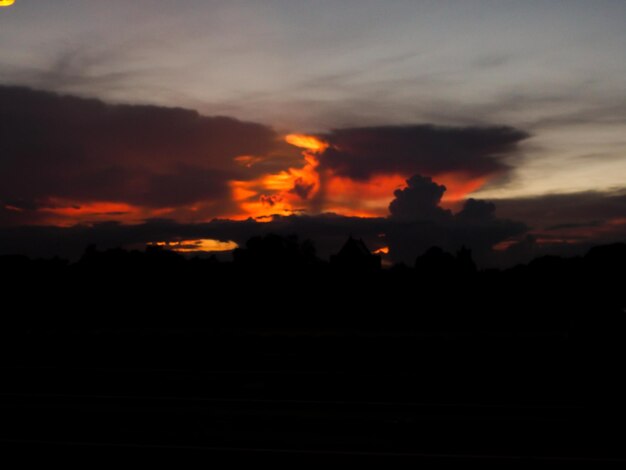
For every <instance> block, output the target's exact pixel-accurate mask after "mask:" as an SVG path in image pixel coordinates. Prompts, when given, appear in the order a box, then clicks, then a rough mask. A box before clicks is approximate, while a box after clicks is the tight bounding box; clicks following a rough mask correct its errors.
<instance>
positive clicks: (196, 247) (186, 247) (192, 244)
mask: <svg viewBox="0 0 626 470" xmlns="http://www.w3.org/2000/svg"><path fill="white" fill-rule="evenodd" d="M148 245H150V246H161V247H163V248H166V249H168V250H172V251H176V252H177V253H195V252H198V251H204V252H207V253H211V252H223V251H232V250H234V249H235V248H237V247H238V246H239V245H237V243H235V242H234V241H231V240H229V241H225V242H224V241H221V240H214V239H211V238H200V239H197V240H178V241H173V242H154V243H149V244H148Z"/></svg>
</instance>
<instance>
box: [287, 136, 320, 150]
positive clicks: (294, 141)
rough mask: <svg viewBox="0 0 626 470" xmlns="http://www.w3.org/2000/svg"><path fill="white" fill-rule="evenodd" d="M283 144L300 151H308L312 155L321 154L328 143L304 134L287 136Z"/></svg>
mask: <svg viewBox="0 0 626 470" xmlns="http://www.w3.org/2000/svg"><path fill="white" fill-rule="evenodd" d="M285 142H287V143H288V144H291V145H293V146H294V147H299V148H302V149H307V150H310V151H311V152H314V153H322V152H323V151H324V150H326V149H327V148H328V143H327V142H324V141H323V140H321V139H319V138H317V137H315V136H313V135H306V134H289V135H286V136H285Z"/></svg>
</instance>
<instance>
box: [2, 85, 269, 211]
mask: <svg viewBox="0 0 626 470" xmlns="http://www.w3.org/2000/svg"><path fill="white" fill-rule="evenodd" d="M0 121H1V122H2V126H1V127H0V205H1V206H12V207H13V208H14V209H21V210H27V209H30V210H32V209H34V208H37V207H41V206H45V205H50V204H53V203H55V204H60V203H61V201H65V202H66V203H68V204H70V205H71V204H78V205H80V204H82V203H85V202H90V201H91V202H93V201H108V202H123V203H126V204H129V205H134V206H142V207H148V208H162V207H164V206H165V207H172V206H174V207H175V206H178V205H189V204H193V203H195V202H199V201H206V200H209V201H215V200H221V201H223V202H224V204H228V203H229V201H228V200H227V199H228V195H229V188H228V180H229V179H232V178H241V179H245V178H250V177H254V176H256V175H258V174H259V172H260V171H261V170H260V169H258V168H257V167H254V166H251V167H246V166H242V165H240V164H237V163H236V162H235V161H234V158H235V157H237V156H241V155H264V154H267V153H268V152H270V151H271V150H272V149H273V148H274V146H275V145H276V140H277V135H276V134H275V132H274V131H273V130H272V129H271V128H269V127H267V126H264V125H261V124H256V123H250V122H242V121H239V120H236V119H232V118H228V117H206V116H201V115H200V114H198V113H197V112H195V111H191V110H186V109H180V108H165V107H158V106H129V105H110V104H105V103H103V102H101V101H98V100H94V99H84V98H77V97H71V96H61V95H57V94H54V93H50V92H43V91H35V90H31V89H28V88H23V87H7V86H0ZM13 212H17V211H13ZM214 215H217V214H214ZM5 216H6V214H5Z"/></svg>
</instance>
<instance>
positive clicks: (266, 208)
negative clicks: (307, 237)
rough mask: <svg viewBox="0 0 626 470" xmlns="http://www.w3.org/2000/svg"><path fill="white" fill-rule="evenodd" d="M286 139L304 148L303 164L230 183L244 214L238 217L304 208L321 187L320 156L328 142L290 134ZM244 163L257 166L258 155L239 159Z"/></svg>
mask: <svg viewBox="0 0 626 470" xmlns="http://www.w3.org/2000/svg"><path fill="white" fill-rule="evenodd" d="M285 142H287V143H288V144H290V145H293V146H295V147H298V148H300V149H303V151H302V157H303V160H304V162H303V166H302V167H300V168H296V167H293V168H288V169H287V170H283V171H280V172H278V173H268V174H266V175H262V176H260V177H259V178H257V179H254V180H250V181H240V180H234V181H231V182H230V188H231V194H232V197H233V200H234V201H235V202H236V203H237V205H238V207H239V209H240V210H241V212H242V213H241V214H235V215H233V216H232V218H234V219H242V218H243V219H245V218H248V217H255V218H259V217H260V218H263V217H266V216H269V215H272V214H283V215H287V214H292V213H294V212H297V211H300V210H302V209H304V208H305V207H306V205H307V201H308V200H310V199H311V198H313V197H314V196H315V195H316V194H317V193H318V191H319V189H320V177H319V173H318V172H317V167H318V166H319V160H318V158H317V155H318V154H319V153H321V152H323V151H324V150H326V149H327V148H328V144H327V143H326V142H323V141H322V140H320V139H318V138H317V137H315V136H310V135H304V134H289V135H287V136H285ZM235 160H236V161H237V162H238V163H239V164H241V165H244V166H251V165H253V164H254V163H255V162H256V160H255V158H254V157H250V156H241V157H237V158H236V159H235Z"/></svg>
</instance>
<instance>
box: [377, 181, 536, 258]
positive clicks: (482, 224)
mask: <svg viewBox="0 0 626 470" xmlns="http://www.w3.org/2000/svg"><path fill="white" fill-rule="evenodd" d="M445 190H446V188H445V186H440V185H438V184H437V183H434V182H433V181H432V180H431V179H430V178H426V177H423V176H420V175H415V176H413V177H411V178H409V179H408V180H407V187H406V188H405V189H401V190H397V191H396V192H395V196H396V199H394V200H393V201H392V202H391V204H390V205H389V210H390V212H391V220H393V221H395V222H396V223H394V224H391V225H390V227H389V231H388V234H387V238H388V240H389V246H390V249H391V252H390V254H391V255H392V256H393V257H394V259H396V260H398V261H410V260H414V259H415V258H416V257H417V256H419V255H421V254H422V253H423V252H424V251H425V250H426V249H428V248H430V247H432V246H439V247H441V248H443V249H445V250H448V251H457V250H459V249H460V248H461V247H463V246H465V247H469V248H471V249H472V250H473V251H474V253H475V255H476V256H477V258H478V259H479V260H481V261H483V262H486V261H489V259H490V258H491V254H492V249H493V247H494V246H495V245H496V244H498V243H500V242H502V241H504V240H507V239H510V238H512V237H516V236H520V235H521V234H523V233H525V232H526V230H527V227H526V226H525V225H524V224H523V223H520V222H514V221H511V220H506V219H499V218H497V217H496V216H495V204H493V203H491V202H487V201H481V200H476V199H469V200H467V201H466V202H465V205H464V206H463V208H462V210H461V211H460V212H459V213H457V214H452V212H450V211H448V210H444V209H442V208H441V207H440V206H439V202H440V201H441V198H442V197H443V195H444V193H445Z"/></svg>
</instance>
